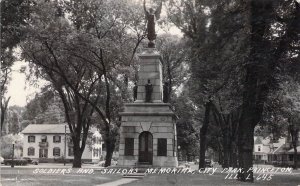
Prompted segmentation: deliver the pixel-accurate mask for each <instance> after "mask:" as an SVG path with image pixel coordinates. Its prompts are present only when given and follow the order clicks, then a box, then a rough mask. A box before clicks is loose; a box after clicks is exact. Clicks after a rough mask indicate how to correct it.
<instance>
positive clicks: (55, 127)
mask: <svg viewBox="0 0 300 186" xmlns="http://www.w3.org/2000/svg"><path fill="white" fill-rule="evenodd" d="M65 126H66V124H30V125H28V126H27V127H26V128H25V129H24V130H23V131H22V133H23V134H64V133H65ZM66 129H67V130H66V133H67V134H69V133H70V130H69V127H68V126H67V128H66ZM96 130H97V129H96V128H95V127H92V128H90V132H91V133H94V132H95V131H96Z"/></svg>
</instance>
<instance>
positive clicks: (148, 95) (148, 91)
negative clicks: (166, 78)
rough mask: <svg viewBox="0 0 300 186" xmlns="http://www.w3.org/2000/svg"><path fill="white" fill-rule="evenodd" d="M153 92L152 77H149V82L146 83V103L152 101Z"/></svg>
mask: <svg viewBox="0 0 300 186" xmlns="http://www.w3.org/2000/svg"><path fill="white" fill-rule="evenodd" d="M152 92H153V87H152V84H151V82H150V79H148V83H147V84H146V85H145V93H146V96H145V102H146V103H150V102H151V96H152Z"/></svg>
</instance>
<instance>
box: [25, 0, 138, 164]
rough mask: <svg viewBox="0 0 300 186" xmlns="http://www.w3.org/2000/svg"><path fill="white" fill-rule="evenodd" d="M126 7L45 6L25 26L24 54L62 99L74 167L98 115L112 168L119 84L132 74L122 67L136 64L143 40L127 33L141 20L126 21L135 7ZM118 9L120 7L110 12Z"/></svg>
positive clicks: (85, 3)
mask: <svg viewBox="0 0 300 186" xmlns="http://www.w3.org/2000/svg"><path fill="white" fill-rule="evenodd" d="M123 5H126V4H124V2H123V1H121V2H115V1H95V2H93V3H91V2H90V1H84V0H83V1H71V2H68V3H66V4H63V3H62V4H60V3H57V2H41V3H37V5H36V6H35V12H34V13H32V15H31V16H32V19H31V22H30V23H31V24H30V26H28V27H27V33H28V39H27V40H26V42H24V43H23V45H22V50H23V56H24V58H25V59H26V60H27V61H29V62H30V64H31V65H32V68H31V69H35V71H34V70H33V72H35V74H37V75H38V76H39V77H43V78H45V79H47V80H48V81H50V82H51V84H52V87H53V88H54V89H55V91H56V92H57V93H58V95H59V96H60V98H61V101H62V103H63V105H64V110H65V117H66V122H67V123H68V125H69V128H70V132H71V134H72V139H73V142H74V158H75V159H74V162H73V166H74V167H79V166H80V165H81V161H80V159H81V155H82V152H83V149H84V148H85V143H86V141H85V140H86V136H87V131H88V128H89V126H90V125H91V122H92V121H91V116H92V115H93V113H94V112H96V113H97V114H98V117H99V118H100V119H101V121H100V122H99V123H100V128H101V129H102V130H101V131H102V133H103V137H104V141H105V144H106V148H107V156H106V163H105V166H109V165H110V161H111V156H112V153H113V151H114V149H115V142H116V141H117V137H118V135H117V133H118V126H119V124H120V122H119V121H118V120H119V117H118V112H119V111H121V110H120V109H121V107H120V105H121V103H122V99H127V98H126V97H124V95H123V94H122V90H124V89H123V88H122V87H123V86H122V83H121V82H127V83H128V76H127V75H126V74H129V72H128V70H124V69H126V68H130V66H131V65H132V63H133V60H134V59H133V57H132V56H133V55H134V53H135V51H136V47H138V45H137V44H138V43H139V42H141V39H142V38H143V37H141V36H140V35H139V34H137V35H138V40H137V43H135V40H133V36H132V34H128V32H127V31H128V29H129V28H132V26H134V25H135V24H139V22H137V23H135V22H136V19H135V20H133V21H132V22H131V21H129V20H127V17H126V15H130V16H128V17H132V16H133V15H132V14H131V13H132V12H131V11H132V9H130V6H125V7H123ZM116 6H118V7H120V9H113V8H112V7H116ZM126 8H129V10H131V11H127V9H126ZM111 10H115V11H114V12H112V11H111ZM65 11H67V12H68V13H69V15H70V16H69V17H68V18H66V17H65V16H64V15H65V14H64V12H65ZM133 12H134V13H136V12H135V11H133ZM138 13H139V12H138ZM50 18H51V19H50ZM69 20H71V22H70V21H69ZM128 25H129V26H128ZM130 25H131V26H130ZM137 28H139V27H137ZM136 33H139V32H138V30H137V32H136ZM62 41H64V42H62ZM116 54H118V55H116ZM120 72H123V74H122V73H120ZM120 74H122V76H120ZM126 86H127V84H126V83H125V87H126ZM125 89H126V88H125ZM81 133H83V138H82V140H81V141H80V134H81Z"/></svg>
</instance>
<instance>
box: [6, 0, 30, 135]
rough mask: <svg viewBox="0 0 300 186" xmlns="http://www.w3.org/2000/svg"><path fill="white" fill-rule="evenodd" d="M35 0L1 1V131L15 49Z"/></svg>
mask: <svg viewBox="0 0 300 186" xmlns="http://www.w3.org/2000/svg"><path fill="white" fill-rule="evenodd" d="M32 4H33V2H32V1H30V0H29V1H28V0H26V1H25V0H3V1H1V80H0V97H1V103H0V104H1V121H0V122H1V123H0V124H1V131H2V127H3V125H4V122H5V115H6V111H7V108H8V103H9V100H10V97H5V93H6V91H7V84H8V83H9V76H10V74H11V66H12V64H13V62H14V61H15V56H14V55H13V49H14V48H15V47H16V46H17V45H18V43H19V42H20V41H21V40H22V39H23V38H24V32H23V31H22V27H23V26H24V25H26V24H27V23H26V20H27V18H28V15H29V12H30V6H32Z"/></svg>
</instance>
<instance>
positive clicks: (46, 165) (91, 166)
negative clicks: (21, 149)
mask: <svg viewBox="0 0 300 186" xmlns="http://www.w3.org/2000/svg"><path fill="white" fill-rule="evenodd" d="M10 167H11V166H10V165H4V164H1V168H10ZM15 167H18V168H36V169H41V168H43V169H47V168H52V169H53V168H56V169H68V168H72V164H71V163H67V164H66V165H64V164H63V163H39V164H38V165H32V164H28V165H23V166H22V165H15ZM81 168H85V169H95V170H98V169H99V170H101V169H103V168H104V167H100V166H99V165H97V164H82V166H81Z"/></svg>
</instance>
